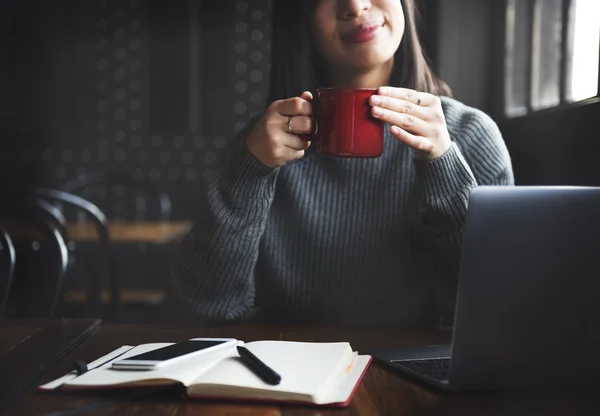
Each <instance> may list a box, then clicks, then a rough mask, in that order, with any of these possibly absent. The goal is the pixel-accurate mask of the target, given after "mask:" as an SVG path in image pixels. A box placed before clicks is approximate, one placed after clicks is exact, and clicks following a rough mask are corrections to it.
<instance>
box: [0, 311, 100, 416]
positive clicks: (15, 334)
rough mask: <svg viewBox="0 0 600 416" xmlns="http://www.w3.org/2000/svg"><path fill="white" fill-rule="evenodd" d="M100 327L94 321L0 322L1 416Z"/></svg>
mask: <svg viewBox="0 0 600 416" xmlns="http://www.w3.org/2000/svg"><path fill="white" fill-rule="evenodd" d="M99 328H100V321H98V320H95V319H31V320H30V319H5V320H1V319H0V414H3V413H2V411H3V408H4V407H6V406H9V405H10V403H11V402H13V401H14V400H15V399H16V398H17V397H18V395H19V394H22V393H23V391H30V390H31V389H32V388H33V387H34V386H35V384H36V383H38V381H39V379H40V377H42V376H43V375H44V374H45V373H46V372H47V371H49V370H50V369H51V368H52V367H54V366H55V365H56V364H57V363H58V362H60V361H61V360H62V359H63V358H64V357H65V355H67V354H68V353H70V352H71V350H73V349H74V348H76V347H77V346H79V345H80V344H81V343H82V342H83V341H85V340H86V339H87V338H88V337H89V336H91V335H92V334H93V333H94V332H95V331H97V330H98V329H99Z"/></svg>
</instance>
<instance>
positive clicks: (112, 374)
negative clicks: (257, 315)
mask: <svg viewBox="0 0 600 416" xmlns="http://www.w3.org/2000/svg"><path fill="white" fill-rule="evenodd" d="M171 344H172V343H170V342H169V343H152V344H141V345H138V346H137V347H135V348H132V349H131V350H129V351H128V352H127V353H125V354H123V355H122V356H120V357H119V358H118V359H119V360H122V359H125V358H128V357H132V356H134V355H137V354H142V353H144V352H148V351H152V350H155V349H157V348H162V347H166V346H168V345H171ZM233 350H234V351H235V348H233ZM229 353H230V351H227V350H225V351H219V352H215V353H212V354H207V355H206V356H204V357H197V358H194V359H189V360H184V361H181V362H179V363H174V364H170V365H168V366H165V367H164V368H161V369H158V370H150V371H132V370H114V369H112V368H111V365H112V361H111V362H108V363H106V364H104V365H102V366H100V367H98V368H96V369H94V370H91V371H88V372H87V373H85V374H82V375H80V376H79V377H77V378H75V379H73V380H71V381H69V382H68V383H66V384H65V388H68V387H94V386H96V387H97V386H106V387H111V386H116V385H122V384H130V383H138V384H169V383H173V382H181V383H183V384H184V385H188V384H189V383H190V382H191V381H192V380H194V379H195V378H196V377H198V374H200V373H202V372H204V371H207V370H208V369H210V368H211V367H212V366H214V365H215V364H216V363H218V362H219V360H221V359H222V358H223V357H225V356H227V354H229Z"/></svg>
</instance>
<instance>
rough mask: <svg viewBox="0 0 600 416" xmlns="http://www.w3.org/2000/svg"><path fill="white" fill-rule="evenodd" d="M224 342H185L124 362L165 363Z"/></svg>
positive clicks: (135, 356)
mask: <svg viewBox="0 0 600 416" xmlns="http://www.w3.org/2000/svg"><path fill="white" fill-rule="evenodd" d="M224 342H225V341H183V342H178V343H177V344H173V345H169V346H168V347H164V348H159V349H157V350H153V351H149V352H145V353H143V354H139V355H134V356H132V357H128V358H124V360H139V361H165V360H169V359H171V358H175V357H179V356H182V355H185V354H189V353H191V352H195V351H199V350H203V349H206V348H210V347H214V346H215V345H219V344H223V343H224Z"/></svg>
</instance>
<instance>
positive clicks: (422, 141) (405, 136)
mask: <svg viewBox="0 0 600 416" xmlns="http://www.w3.org/2000/svg"><path fill="white" fill-rule="evenodd" d="M390 132H391V133H392V135H393V136H394V137H395V138H397V139H398V140H400V141H401V142H403V143H405V144H406V145H407V146H409V147H411V148H413V149H415V150H421V151H423V152H431V151H432V150H433V148H434V144H433V142H432V141H431V140H429V139H426V138H425V137H421V136H415V135H414V134H411V133H409V132H407V131H406V130H403V129H401V128H400V127H398V126H392V127H391V128H390Z"/></svg>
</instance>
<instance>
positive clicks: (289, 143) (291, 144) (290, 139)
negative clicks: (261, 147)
mask: <svg viewBox="0 0 600 416" xmlns="http://www.w3.org/2000/svg"><path fill="white" fill-rule="evenodd" d="M281 143H282V144H283V145H284V146H285V147H287V148H289V149H293V150H304V149H308V147H309V146H310V141H309V140H303V139H301V138H300V137H298V136H294V135H287V136H286V137H285V138H284V139H283V140H282V142H281Z"/></svg>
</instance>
